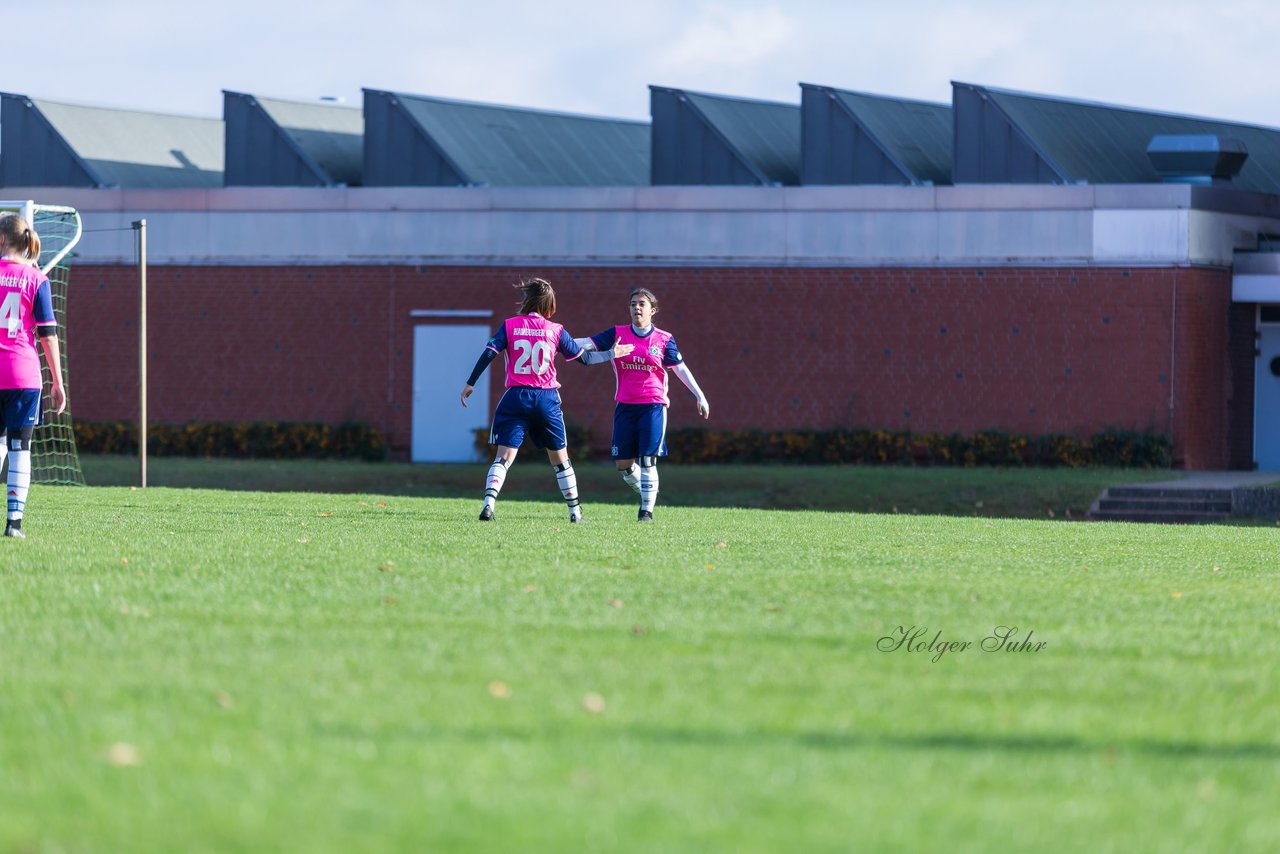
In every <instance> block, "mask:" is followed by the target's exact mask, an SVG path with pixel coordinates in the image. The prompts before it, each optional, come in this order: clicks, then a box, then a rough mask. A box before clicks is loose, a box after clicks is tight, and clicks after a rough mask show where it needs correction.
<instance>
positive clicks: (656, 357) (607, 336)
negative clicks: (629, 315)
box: [591, 323, 684, 406]
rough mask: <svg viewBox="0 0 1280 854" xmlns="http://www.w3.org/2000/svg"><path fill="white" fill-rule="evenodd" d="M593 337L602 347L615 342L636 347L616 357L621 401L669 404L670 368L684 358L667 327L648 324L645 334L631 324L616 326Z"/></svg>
mask: <svg viewBox="0 0 1280 854" xmlns="http://www.w3.org/2000/svg"><path fill="white" fill-rule="evenodd" d="M591 340H592V341H594V342H595V345H596V346H597V347H598V348H600V349H601V350H608V349H610V348H611V347H613V346H614V344H631V345H632V346H634V347H635V349H634V350H632V351H631V355H630V356H623V357H622V358H621V359H614V360H613V373H614V375H615V376H616V377H617V379H618V393H617V395H616V399H617V401H618V402H619V403H661V404H662V405H663V406H670V405H671V400H670V399H669V398H668V397H667V368H671V367H674V366H676V365H678V364H680V363H681V362H683V361H684V359H683V358H682V357H681V356H680V350H679V349H678V348H677V347H676V339H675V338H674V337H672V335H671V333H670V332H667V331H666V330H665V329H659V328H658V327H656V326H651V327H649V331H648V332H647V333H646V334H644V335H637V334H636V331H635V329H634V328H633V327H632V326H631V324H629V323H628V324H627V325H626V326H615V327H614V328H613V329H607V330H605V331H604V332H601V333H600V334H599V335H593V336H591Z"/></svg>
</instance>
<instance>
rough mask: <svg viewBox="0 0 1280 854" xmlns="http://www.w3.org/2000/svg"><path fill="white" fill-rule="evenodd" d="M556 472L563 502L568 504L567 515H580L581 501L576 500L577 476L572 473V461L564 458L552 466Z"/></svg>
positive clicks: (574, 516) (575, 516)
mask: <svg viewBox="0 0 1280 854" xmlns="http://www.w3.org/2000/svg"><path fill="white" fill-rule="evenodd" d="M552 468H553V469H555V473H556V483H558V484H559V485H560V494H561V495H563V496H564V503H565V504H567V505H569V517H570V518H577V517H579V516H581V515H582V506H581V504H582V502H581V501H579V500H578V476H577V475H576V474H574V473H573V463H571V462H569V461H568V460H565V461H564V462H563V463H561V464H560V465H558V466H552Z"/></svg>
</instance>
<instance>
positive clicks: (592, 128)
mask: <svg viewBox="0 0 1280 854" xmlns="http://www.w3.org/2000/svg"><path fill="white" fill-rule="evenodd" d="M371 95H372V96H374V97H376V98H379V99H381V100H383V101H384V102H385V105H386V106H387V107H388V110H386V111H384V110H381V109H380V110H379V111H378V115H379V116H381V118H380V119H379V121H394V119H393V117H392V116H391V115H389V112H388V111H396V112H399V113H400V114H401V115H402V117H404V118H407V119H408V122H400V123H399V124H398V125H397V126H396V127H398V130H396V129H395V128H392V131H393V132H392V134H391V136H390V137H386V136H385V134H384V137H383V138H380V139H379V140H377V141H375V146H374V148H375V150H382V153H381V154H379V155H378V156H391V157H394V156H396V154H397V152H404V151H405V150H406V149H408V148H412V147H417V148H422V149H423V151H422V153H423V154H424V155H426V154H431V153H434V155H435V156H436V157H438V159H439V161H440V163H439V164H438V165H437V167H436V168H433V170H432V171H433V172H437V173H439V174H438V175H437V176H434V177H429V178H428V180H430V182H431V183H435V182H436V180H439V179H446V180H447V178H448V177H449V176H448V173H450V172H452V173H454V174H456V175H457V177H458V179H459V183H463V184H476V185H489V186H507V187H522V186H530V187H539V186H562V187H569V186H636V185H641V184H645V183H647V182H648V178H649V126H648V124H647V123H646V122H638V121H627V120H623V119H604V118H597V117H594V116H580V115H573V114H568V113H556V112H548V111H542V110H529V109H522V108H516V107H499V106H494V105H490V104H475V103H469V102H465V101H452V100H445V99H443V98H429V97H425V96H420V95H405V94H400V93H390V92H377V91H375V90H365V103H366V110H368V108H369V104H370V96H371ZM372 120H373V115H372V114H371V115H370V121H371V122H372ZM374 132H375V131H374V129H373V127H372V125H367V133H369V134H373V133H374ZM378 133H384V130H383V129H382V128H379V129H378ZM413 134H416V135H417V136H418V137H419V139H417V140H414V139H411V138H409V137H410V136H412V135H413ZM370 157H371V154H370V153H369V152H366V160H365V162H366V165H367V166H370V168H375V169H376V170H377V171H378V174H379V175H380V176H382V177H380V178H379V180H384V179H386V177H387V173H393V172H395V171H396V168H395V167H394V166H390V167H388V168H385V169H384V168H381V167H374V166H372V164H370ZM414 178H415V176H414V175H403V174H402V178H400V179H395V180H397V181H398V182H401V183H411V184H421V183H423V181H422V180H413V179H414Z"/></svg>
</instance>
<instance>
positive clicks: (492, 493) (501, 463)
mask: <svg viewBox="0 0 1280 854" xmlns="http://www.w3.org/2000/svg"><path fill="white" fill-rule="evenodd" d="M510 466H511V463H509V462H507V461H506V460H504V459H502V457H498V458H497V459H496V460H494V461H493V465H491V466H489V475H488V477H486V478H485V481H484V506H485V507H488V508H489V509H490V510H492V509H493V505H494V504H495V503H497V501H498V493H499V492H501V491H502V484H504V483H506V482H507V469H508V468H509V467H510Z"/></svg>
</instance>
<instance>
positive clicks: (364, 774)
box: [0, 471, 1280, 852]
mask: <svg viewBox="0 0 1280 854" xmlns="http://www.w3.org/2000/svg"><path fill="white" fill-rule="evenodd" d="M473 474H475V472H473ZM539 474H542V472H541V471H539ZM513 476H514V475H513ZM542 486H543V489H544V492H543V494H544V496H545V495H547V493H549V492H550V484H549V483H543V484H542ZM673 497H674V496H673ZM477 503H478V502H477V501H476V500H474V499H473V498H471V499H466V500H462V499H448V498H418V497H405V496H383V497H378V496H376V495H357V494H300V493H264V492H232V491H225V490H223V491H218V490H198V489H172V488H152V489H148V490H130V489H128V488H126V487H112V488H106V487H103V488H84V489H74V488H53V487H43V488H42V487H36V488H35V489H33V491H32V495H31V502H30V505H29V513H28V524H27V528H28V530H29V539H27V540H25V541H12V540H7V541H0V567H3V568H2V569H0V852H9V851H15V852H25V851H202V850H210V851H211V850H219V851H224V850H255V851H258V850H267V851H270V850H289V851H308V852H311V851H352V850H361V851H372V850H403V851H428V850H459V849H463V850H492V851H512V850H543V851H569V850H632V851H652V850H655V849H660V850H688V851H704V850H726V851H745V850H774V851H776V850H795V851H847V850H904V851H906V850H978V849H990V848H993V847H996V846H1001V847H1008V848H1014V849H1031V850H1090V851H1096V850H1104V851H1137V850H1223V851H1227V850H1231V851H1236V850H1257V851H1261V850H1276V849H1277V847H1280V814H1277V812H1276V810H1275V802H1274V795H1275V792H1276V791H1277V789H1278V788H1280V735H1278V733H1280V680H1278V679H1277V665H1276V662H1277V661H1278V660H1280V633H1278V632H1277V631H1276V629H1275V626H1276V617H1275V614H1276V606H1275V603H1276V601H1277V600H1280V576H1277V574H1276V571H1275V568H1276V566H1277V564H1278V563H1280V549H1278V545H1280V544H1278V543H1277V539H1276V534H1275V531H1274V530H1268V529H1265V528H1236V527H1229V526H1203V527H1183V528H1174V527H1163V526H1136V525H1109V524H1087V525H1086V524H1067V523H1062V522H1051V521H1027V520H993V519H984V518H948V517H940V516H925V515H920V516H913V515H897V516H894V515H872V514H850V513H834V512H813V511H811V512H782V511H765V510H754V509H729V508H694V507H671V506H662V505H660V506H659V512H658V521H657V523H655V524H654V525H651V526H650V525H646V526H640V525H637V524H636V523H635V521H634V511H633V509H632V508H631V506H630V504H625V505H624V504H599V503H597V504H593V505H590V507H589V514H590V518H589V522H588V524H585V525H581V526H570V525H568V524H567V523H566V521H565V519H564V512H563V507H562V506H561V505H560V504H559V503H553V502H551V501H550V500H547V501H533V500H529V501H504V502H502V503H500V505H499V519H498V521H497V522H496V523H495V524H492V525H482V524H480V523H477V522H476V521H475V512H476V509H477ZM900 626H901V627H904V628H906V627H912V626H915V627H919V628H925V627H927V630H928V631H927V633H925V634H923V635H922V636H921V637H920V639H919V642H920V643H924V642H927V641H928V640H931V639H932V638H933V637H934V635H935V634H936V633H937V632H941V635H942V640H943V641H955V642H964V641H968V642H970V643H972V644H974V646H973V647H972V648H969V649H953V650H951V651H948V652H945V653H944V654H942V655H941V657H940V659H939V660H937V661H935V660H933V659H934V658H935V657H937V647H936V646H935V650H934V651H933V652H930V651H928V650H919V649H917V650H915V651H908V650H907V649H906V648H905V647H899V648H897V649H890V650H888V651H883V650H882V649H879V648H878V646H881V647H885V646H892V645H893V643H894V641H888V642H886V641H881V639H882V638H885V637H888V638H891V639H893V638H896V637H899V634H898V627H900ZM997 626H1017V627H1018V635H1017V636H1016V637H1015V640H1023V639H1026V637H1027V635H1029V634H1030V633H1031V632H1034V635H1033V636H1032V638H1031V641H1032V642H1033V643H1038V642H1043V643H1044V644H1045V646H1044V647H1043V648H1040V649H1039V651H1033V649H1034V648H1028V649H1025V650H1021V651H1008V650H1007V649H1006V650H1001V651H996V652H984V651H982V650H981V648H980V643H981V641H982V640H983V638H986V637H988V636H990V635H992V633H993V630H994V629H995V627H997Z"/></svg>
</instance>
